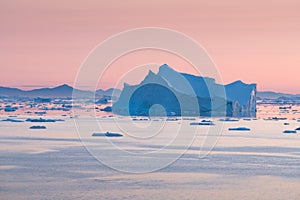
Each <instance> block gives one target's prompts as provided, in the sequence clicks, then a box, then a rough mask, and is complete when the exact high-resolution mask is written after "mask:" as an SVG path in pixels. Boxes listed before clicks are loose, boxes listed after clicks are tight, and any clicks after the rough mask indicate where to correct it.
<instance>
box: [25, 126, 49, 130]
mask: <svg viewBox="0 0 300 200" xmlns="http://www.w3.org/2000/svg"><path fill="white" fill-rule="evenodd" d="M29 128H30V129H46V126H30V127H29Z"/></svg>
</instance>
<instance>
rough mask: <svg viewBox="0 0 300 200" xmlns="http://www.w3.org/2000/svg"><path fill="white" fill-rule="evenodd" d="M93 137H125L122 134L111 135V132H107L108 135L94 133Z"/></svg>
mask: <svg viewBox="0 0 300 200" xmlns="http://www.w3.org/2000/svg"><path fill="white" fill-rule="evenodd" d="M92 136H97V137H99V136H100V137H123V135H122V134H120V133H111V132H106V133H93V134H92Z"/></svg>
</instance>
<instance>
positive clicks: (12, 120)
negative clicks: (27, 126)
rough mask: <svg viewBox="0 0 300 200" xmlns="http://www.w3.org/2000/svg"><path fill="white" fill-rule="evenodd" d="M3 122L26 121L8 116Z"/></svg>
mask: <svg viewBox="0 0 300 200" xmlns="http://www.w3.org/2000/svg"><path fill="white" fill-rule="evenodd" d="M2 122H24V121H22V120H18V119H11V118H7V119H3V120H2Z"/></svg>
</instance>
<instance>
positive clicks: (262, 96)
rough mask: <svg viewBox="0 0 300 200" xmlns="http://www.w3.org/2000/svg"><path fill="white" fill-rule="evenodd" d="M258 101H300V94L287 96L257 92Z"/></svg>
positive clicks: (269, 92)
mask: <svg viewBox="0 0 300 200" xmlns="http://www.w3.org/2000/svg"><path fill="white" fill-rule="evenodd" d="M257 99H300V94H285V93H278V92H271V91H265V92H257Z"/></svg>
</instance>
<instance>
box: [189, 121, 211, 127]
mask: <svg viewBox="0 0 300 200" xmlns="http://www.w3.org/2000/svg"><path fill="white" fill-rule="evenodd" d="M190 125H191V126H194V125H196V126H213V125H215V124H214V123H213V121H211V120H202V121H201V122H191V123H190Z"/></svg>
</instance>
